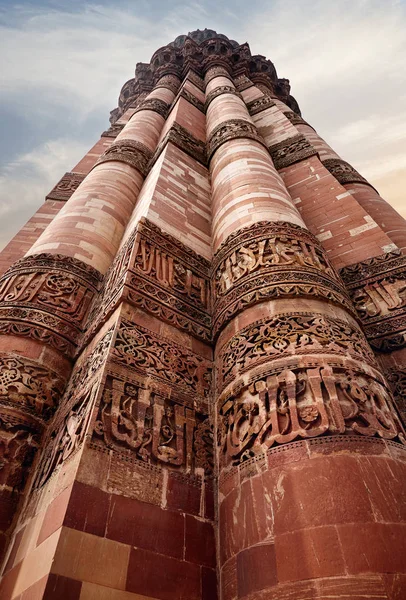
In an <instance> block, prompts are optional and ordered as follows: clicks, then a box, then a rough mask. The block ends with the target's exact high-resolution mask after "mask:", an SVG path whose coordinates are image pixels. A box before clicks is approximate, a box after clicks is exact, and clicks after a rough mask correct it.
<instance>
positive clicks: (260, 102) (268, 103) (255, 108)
mask: <svg viewBox="0 0 406 600" xmlns="http://www.w3.org/2000/svg"><path fill="white" fill-rule="evenodd" d="M272 106H276V104H275V102H274V101H273V100H272V98H271V97H270V96H262V97H261V98H257V99H256V100H251V102H247V108H248V112H249V113H250V115H251V117H252V116H254V115H257V114H258V113H260V112H262V111H263V110H266V109H267V108H271V107H272Z"/></svg>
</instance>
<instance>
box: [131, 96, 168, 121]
mask: <svg viewBox="0 0 406 600" xmlns="http://www.w3.org/2000/svg"><path fill="white" fill-rule="evenodd" d="M169 108H170V105H169V104H168V103H167V102H164V101H163V100H160V99H159V98H147V99H146V100H144V101H143V102H142V104H140V106H137V108H136V109H135V110H134V115H135V114H137V113H138V112H141V111H142V110H152V111H154V112H156V113H158V115H161V117H163V118H164V119H166V118H167V116H168V113H169ZM131 118H132V117H131Z"/></svg>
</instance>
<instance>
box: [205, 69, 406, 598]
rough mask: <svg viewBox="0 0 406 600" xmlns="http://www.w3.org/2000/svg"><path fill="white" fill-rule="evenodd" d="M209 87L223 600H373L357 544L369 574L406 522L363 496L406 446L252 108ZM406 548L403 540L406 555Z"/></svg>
mask: <svg viewBox="0 0 406 600" xmlns="http://www.w3.org/2000/svg"><path fill="white" fill-rule="evenodd" d="M215 75H217V76H215ZM206 83H207V87H206V105H207V104H208V107H207V139H208V153H209V160H210V172H211V181H212V219H213V221H212V223H213V229H212V235H213V250H214V259H213V266H212V272H213V282H212V285H213V333H214V336H215V338H216V346H215V364H216V390H215V391H216V401H215V411H216V417H215V428H216V439H217V467H218V489H219V498H218V500H219V509H218V510H219V513H218V514H219V546H218V549H219V569H220V579H221V592H222V596H221V597H222V598H223V600H228V599H234V598H238V599H244V600H245V599H248V598H249V599H250V600H254V599H256V598H265V597H275V598H276V597H279V595H282V594H286V595H287V597H291V598H296V597H301V596H302V595H303V594H304V593H305V592H306V593H307V592H308V591H309V590H310V591H311V592H309V593H311V594H313V596H312V597H315V598H318V597H324V594H325V593H327V592H326V591H325V590H326V589H327V587H326V586H327V585H328V582H327V579H329V578H331V577H333V576H334V577H336V578H337V579H336V581H335V582H334V585H330V588H329V589H330V591H331V593H333V592H334V593H336V592H337V593H338V591H339V590H340V588H341V587H342V586H347V589H351V590H354V595H357V594H359V593H361V592H362V591H363V592H365V593H366V592H367V583H366V582H365V578H364V576H363V572H364V571H365V570H369V567H368V569H366V567H365V565H364V563H362V561H359V562H358V563H357V564H356V565H354V550H353V538H354V537H356V539H357V543H358V547H357V552H361V551H362V552H364V553H365V554H366V556H367V558H366V559H365V561H366V562H368V561H370V560H371V558H369V557H368V556H369V554H368V553H369V552H370V548H371V542H372V540H373V539H374V538H375V536H376V535H382V536H383V537H384V538H385V540H386V541H387V542H389V539H391V536H392V535H393V531H394V528H395V525H394V523H397V521H398V516H397V515H398V513H396V516H395V514H394V513H392V514H390V515H385V517H384V519H381V518H380V517H378V515H377V512H376V509H375V507H372V506H371V505H370V500H369V499H368V495H367V494H366V493H365V491H364V490H365V484H364V481H365V482H366V481H369V479H370V478H373V477H378V478H379V477H380V475H376V473H378V472H379V467H380V462H379V460H377V459H376V458H375V457H374V455H375V454H376V450H375V448H376V447H379V453H380V454H383V455H384V456H385V460H386V461H387V463H388V464H390V465H391V467H390V468H396V469H401V468H402V465H401V463H398V462H397V461H396V460H394V457H393V456H391V447H390V446H388V445H387V441H389V440H394V441H396V442H398V443H399V446H400V447H401V444H403V443H404V442H405V437H404V432H403V430H402V427H401V425H400V422H399V420H398V418H397V415H396V412H395V411H394V408H393V403H392V397H391V394H390V391H389V389H388V387H387V384H386V382H385V380H384V378H383V376H382V373H381V372H380V371H379V367H378V364H377V362H376V360H375V357H374V354H373V352H372V350H371V348H370V347H369V346H368V343H367V341H366V339H365V337H364V335H363V333H362V331H361V329H360V327H359V325H358V323H357V320H356V318H355V311H354V308H353V306H352V305H351V302H350V300H349V298H348V296H347V294H346V291H345V288H344V285H343V283H342V281H341V280H340V278H339V276H338V275H337V273H336V271H335V270H334V268H333V267H332V266H331V264H330V262H329V260H328V257H327V254H326V252H325V251H324V250H323V249H322V247H321V245H320V243H319V241H318V240H317V239H316V238H315V237H314V236H313V235H312V234H310V232H308V231H307V229H306V226H305V224H304V222H303V220H302V218H301V216H300V214H299V212H298V210H297V208H296V207H295V205H294V203H293V201H292V199H291V197H290V195H289V193H288V191H287V189H286V188H285V186H284V184H283V181H282V179H281V177H280V175H279V174H278V172H277V171H276V169H275V167H274V165H273V162H272V159H271V157H270V155H269V153H268V151H267V150H266V149H265V147H264V140H263V138H261V137H260V136H259V134H258V131H257V129H256V128H255V126H254V125H253V122H252V120H251V118H250V116H249V113H248V110H247V108H246V106H245V104H244V102H243V101H242V99H241V98H240V97H239V95H238V93H236V92H235V90H234V86H233V85H232V83H230V81H228V79H227V78H223V74H222V73H221V72H219V68H218V67H217V68H216V71H214V72H213V70H209V71H208V72H207V74H206ZM343 449H345V453H346V455H345V456H342V452H343ZM359 453H361V454H363V457H362V458H359V455H358V454H359ZM309 459H311V460H309ZM384 477H386V475H383V474H382V481H381V485H384V484H383V479H384ZM331 494H332V496H333V498H334V509H333V510H332V508H331V507H330V505H329V501H328V498H329V497H330V495H331ZM389 496H390V493H388V496H387V498H386V500H385V502H386V501H388V502H389ZM355 498H357V500H354V499H355ZM358 501H359V506H358V504H357V503H358ZM374 501H375V502H378V500H377V499H375V500H374ZM398 501H399V500H397V502H398ZM395 504H396V502H395ZM339 506H346V507H348V509H347V512H348V517H346V514H345V513H342V512H341V511H340V509H339ZM395 510H396V511H399V510H400V506H399V504H396V509H395ZM360 528H361V529H363V530H364V531H365V532H366V534H365V536H364V537H363V538H362V539H360V537H359V536H357V532H358V531H359V529H360ZM378 532H379V533H378ZM401 543H402V542H401V535H400V534H399V533H398V534H397V535H396V540H395V542H394V547H393V553H394V555H395V554H396V552H397V550H396V549H395V548H397V549H398V548H399V547H400V544H401ZM388 552H389V553H391V550H388ZM309 554H310V558H309ZM388 560H389V559H388ZM365 564H366V563H365ZM396 568H398V567H396ZM385 569H386V567H384V568H383V571H384V570H385ZM375 570H376V571H378V572H379V571H380V566H376V567H375ZM348 572H350V573H351V574H352V576H353V578H352V581H350V578H348ZM334 586H335V587H334Z"/></svg>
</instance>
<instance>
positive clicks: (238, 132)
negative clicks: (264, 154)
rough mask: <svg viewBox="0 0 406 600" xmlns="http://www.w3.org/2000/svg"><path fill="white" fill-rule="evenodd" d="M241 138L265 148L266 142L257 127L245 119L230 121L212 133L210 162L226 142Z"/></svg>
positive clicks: (209, 147)
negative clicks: (253, 141)
mask: <svg viewBox="0 0 406 600" xmlns="http://www.w3.org/2000/svg"><path fill="white" fill-rule="evenodd" d="M241 138H245V139H250V140H255V141H256V142H259V143H260V144H261V145H262V146H265V142H264V140H263V139H262V138H261V136H260V135H259V133H258V131H257V128H256V127H255V125H253V124H252V123H250V122H249V121H244V120H243V119H230V120H229V121H224V123H221V125H219V126H218V127H216V128H215V129H214V130H213V132H212V133H211V135H210V137H209V139H208V141H207V147H208V159H209V160H210V159H211V157H212V156H213V154H214V153H215V152H216V150H218V149H219V148H220V146H222V145H223V144H225V143H226V142H229V141H230V140H236V139H241ZM265 147H266V146H265Z"/></svg>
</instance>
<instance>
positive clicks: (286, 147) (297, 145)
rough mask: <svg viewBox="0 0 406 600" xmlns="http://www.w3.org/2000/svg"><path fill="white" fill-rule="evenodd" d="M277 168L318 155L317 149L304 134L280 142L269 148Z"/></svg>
mask: <svg viewBox="0 0 406 600" xmlns="http://www.w3.org/2000/svg"><path fill="white" fill-rule="evenodd" d="M268 150H269V153H270V155H271V157H272V160H273V162H274V165H275V168H276V169H278V170H279V169H283V168H285V167H289V166H290V165H293V164H294V163H297V162H299V161H301V160H304V159H305V158H309V157H310V156H315V155H317V151H316V149H315V148H314V147H313V146H312V145H311V144H310V142H309V141H308V140H307V139H306V138H305V137H304V136H303V135H300V134H299V135H295V136H294V137H291V138H288V139H287V140H283V141H282V142H278V143H277V144H274V145H273V146H270V147H269V148H268Z"/></svg>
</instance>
